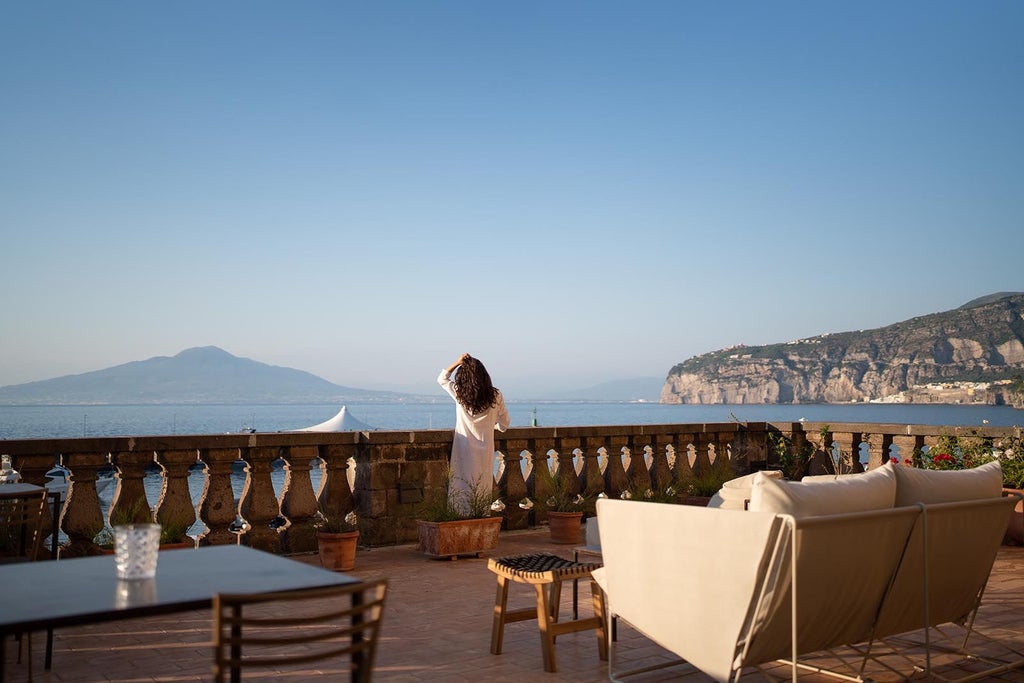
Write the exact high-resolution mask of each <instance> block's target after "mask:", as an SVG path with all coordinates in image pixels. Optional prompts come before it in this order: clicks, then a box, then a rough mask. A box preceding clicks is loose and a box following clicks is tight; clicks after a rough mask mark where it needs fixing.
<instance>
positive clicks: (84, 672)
mask: <svg viewBox="0 0 1024 683" xmlns="http://www.w3.org/2000/svg"><path fill="white" fill-rule="evenodd" d="M581 540H582V534H581ZM541 551H544V552H552V553H554V554H558V555H562V556H563V557H572V546H564V545H563V546H560V545H553V544H551V543H550V541H549V540H548V535H547V530H546V529H539V530H531V531H520V532H511V533H503V534H502V536H501V541H500V543H499V545H498V548H497V549H496V550H495V551H493V552H492V553H491V555H492V556H494V557H498V556H502V555H514V554H521V553H530V552H541ZM176 552H187V551H176ZM295 559H297V560H299V561H302V562H308V563H313V564H316V563H317V557H316V556H315V555H306V556H298V557H296V558H295ZM684 571H685V568H681V573H682V572H684ZM349 573H350V574H352V575H354V576H357V577H359V578H367V579H369V578H376V577H379V576H386V577H388V578H389V579H390V590H389V594H388V599H387V607H386V609H385V614H384V624H383V629H382V640H381V643H380V645H379V651H378V657H377V668H376V674H375V680H376V681H388V682H396V683H402V682H419V681H489V682H490V683H501V682H505V681H507V682H509V683H525V682H526V681H535V680H540V681H545V680H547V681H603V680H607V667H606V665H605V664H604V663H603V662H601V661H600V660H599V659H598V654H597V643H596V638H595V637H594V636H593V635H592V633H591V632H582V633H575V634H569V635H565V636H562V637H560V638H559V639H558V643H557V646H556V656H557V662H558V673H557V674H545V673H544V670H543V665H542V661H541V645H540V638H539V636H538V632H537V626H536V622H534V621H525V622H520V623H514V624H509V625H508V626H506V629H505V642H504V649H503V653H502V654H501V655H497V656H495V655H492V654H490V652H489V649H490V629H491V616H492V613H493V607H494V594H495V586H496V582H495V577H494V574H492V573H491V572H489V571H488V570H487V559H486V558H484V559H476V558H462V559H459V560H457V561H448V560H431V559H428V558H426V557H424V556H423V555H420V554H419V553H418V552H416V550H415V546H413V545H405V546H397V547H387V548H375V549H373V550H360V551H359V552H358V554H357V556H356V569H355V570H354V571H352V572H349ZM571 596H572V593H571V591H570V590H565V591H563V595H562V615H563V618H567V616H568V615H569V613H570V609H571V599H572V597H571ZM533 604H534V600H533V594H532V591H531V590H530V589H529V588H528V587H526V586H522V585H519V584H514V585H513V586H512V589H511V590H510V595H509V607H510V608H517V607H529V606H532V605H533ZM580 605H581V613H583V614H590V612H591V609H590V591H589V587H586V586H584V585H583V584H582V583H581V585H580ZM0 606H2V605H0ZM979 627H980V628H982V629H984V630H985V631H988V632H990V633H994V634H998V636H999V637H1000V638H1001V639H1003V640H1004V641H1005V642H1008V643H1011V644H1013V645H1014V647H1016V648H1018V649H1021V650H1024V548H1003V549H1002V550H1001V552H1000V555H999V558H998V560H997V562H996V567H995V570H994V572H993V575H992V578H991V580H990V581H989V586H988V590H987V593H986V596H985V602H984V605H983V607H982V609H981V611H980V612H979ZM209 629H210V618H209V613H208V612H206V611H197V612H186V613H183V614H177V615H170V616H166V617H159V618H149V619H139V620H135V621H123V622H115V623H112V624H102V625H97V626H90V627H79V628H68V629H64V630H61V631H57V633H56V634H55V640H54V663H53V670H52V671H51V672H44V671H43V670H42V651H43V643H44V640H45V639H44V638H43V636H42V634H37V635H36V637H35V638H34V639H33V640H34V643H33V663H34V667H33V668H34V669H35V674H36V676H35V680H36V681H41V682H43V683H46V682H57V681H60V682H83V681H119V682H122V683H128V682H141V681H167V682H170V681H208V680H210V678H211V677H210V662H211V659H212V653H211V649H210V648H209V646H208V645H207V643H208V642H209V639H210V633H209ZM619 643H620V646H619V647H620V657H621V658H622V659H621V660H620V664H619V665H617V667H616V668H617V669H619V668H621V667H622V664H621V662H622V661H625V658H626V657H628V659H629V662H630V663H629V664H628V666H634V665H637V664H634V663H647V662H649V661H657V660H659V659H667V658H668V657H667V656H666V655H665V653H664V652H663V651H661V650H660V649H659V648H657V647H656V646H654V645H652V644H650V643H649V642H648V641H646V640H645V639H643V638H642V637H641V636H639V635H638V634H637V633H636V632H634V631H633V630H632V629H630V628H629V627H628V626H626V625H624V624H620V627H619ZM16 651H17V647H16V646H15V645H13V644H10V643H9V644H8V647H7V664H8V666H7V673H8V680H10V681H20V680H24V679H25V677H26V674H27V668H26V666H25V664H24V663H22V664H17V663H16V662H15V659H16ZM828 661H829V660H823V661H822V662H819V663H820V664H822V665H825V664H827V662H828ZM831 661H834V660H831ZM940 663H941V662H940ZM893 664H894V666H896V667H897V668H898V670H899V671H901V672H904V673H905V674H906V675H910V674H912V673H913V669H912V666H911V665H910V664H908V663H907V661H905V660H904V661H894V662H893ZM933 665H934V661H933ZM956 668H957V670H958V671H959V667H956ZM773 672H774V673H776V674H779V675H786V673H785V672H784V671H781V670H778V669H776V670H774V671H773ZM944 672H945V673H946V674H947V675H962V674H957V673H956V672H952V674H950V673H949V669H948V668H947V669H945V670H944ZM338 673H339V672H337V671H336V670H334V671H332V670H328V669H321V670H317V671H309V670H305V671H295V672H289V673H281V674H276V675H274V676H267V677H263V678H256V679H250V678H248V677H247V680H264V681H269V680H289V681H301V680H306V679H309V678H312V677H315V676H316V675H317V674H334V675H332V676H331V677H332V678H334V679H335V680H344V679H343V678H339V676H338V675H337V674H338ZM869 673H870V674H871V675H872V677H874V678H875V680H879V681H882V680H905V678H904V677H903V676H900V675H897V674H893V673H888V674H886V673H884V672H881V671H880V670H879V669H877V668H874V669H872V671H870V672H869ZM918 676H919V677H921V678H923V675H922V674H918ZM746 678H749V679H750V680H759V679H762V678H763V677H762V676H761V675H760V674H757V673H756V672H755V673H752V674H751V675H750V676H748V677H745V679H746ZM633 680H638V681H644V682H650V681H664V680H684V681H692V682H693V683H699V682H703V681H707V680H710V679H708V678H707V677H705V676H703V675H702V674H700V673H690V674H689V675H687V674H686V672H685V671H681V670H680V669H678V668H676V669H667V670H662V671H661V672H660V673H657V674H649V675H644V676H638V677H636V678H634V679H633ZM801 680H802V681H803V680H808V681H814V680H831V679H824V678H822V677H820V676H809V677H807V678H804V677H801ZM988 680H1007V681H1020V682H1022V683H1024V672H1021V671H1016V672H1010V673H1007V674H1004V675H1003V676H1002V677H1000V678H989V679H988Z"/></svg>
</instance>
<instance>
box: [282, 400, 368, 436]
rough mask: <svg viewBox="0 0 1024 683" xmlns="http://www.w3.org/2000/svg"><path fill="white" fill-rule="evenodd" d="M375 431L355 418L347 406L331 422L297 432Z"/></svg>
mask: <svg viewBox="0 0 1024 683" xmlns="http://www.w3.org/2000/svg"><path fill="white" fill-rule="evenodd" d="M371 429H373V427H371V426H370V425H368V424H366V423H365V422H363V421H362V420H360V419H359V418H357V417H353V416H352V413H350V412H348V408H346V407H345V406H342V407H341V410H339V411H338V414H337V415H335V416H334V417H332V418H331V419H330V420H327V421H325V422H321V423H320V424H316V425H313V426H312V427H305V428H303V429H296V430H295V431H297V432H364V431H369V430H371Z"/></svg>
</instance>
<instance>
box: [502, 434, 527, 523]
mask: <svg viewBox="0 0 1024 683" xmlns="http://www.w3.org/2000/svg"><path fill="white" fill-rule="evenodd" d="M527 445H528V441H527V440H526V439H496V440H495V447H497V448H498V450H500V451H501V452H502V453H503V454H504V456H505V466H504V467H503V468H502V471H501V478H500V479H499V480H498V497H499V498H501V501H502V502H503V503H504V504H505V511H504V513H502V514H504V516H505V528H507V529H525V528H526V527H527V526H528V525H529V513H528V512H527V511H526V510H523V509H522V508H521V507H519V501H521V500H522V499H523V498H526V497H527V489H526V479H525V478H524V477H523V465H522V463H523V456H522V454H523V452H524V451H526V449H527Z"/></svg>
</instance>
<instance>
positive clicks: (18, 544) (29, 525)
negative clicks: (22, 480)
mask: <svg viewBox="0 0 1024 683" xmlns="http://www.w3.org/2000/svg"><path fill="white" fill-rule="evenodd" d="M12 488H13V487H12ZM19 488H20V487H19ZM45 507H46V489H43V488H39V489H36V490H31V491H23V490H18V491H13V492H8V493H5V492H4V491H3V487H2V486H0V564H2V563H9V562H24V561H27V560H34V559H36V557H38V556H39V545H40V542H41V541H42V523H43V511H44V509H45Z"/></svg>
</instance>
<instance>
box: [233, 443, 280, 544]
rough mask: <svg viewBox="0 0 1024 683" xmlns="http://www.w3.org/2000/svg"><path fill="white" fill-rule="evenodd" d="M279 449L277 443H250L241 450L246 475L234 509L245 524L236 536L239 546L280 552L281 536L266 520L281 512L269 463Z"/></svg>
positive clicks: (272, 519) (270, 519)
mask: <svg viewBox="0 0 1024 683" xmlns="http://www.w3.org/2000/svg"><path fill="white" fill-rule="evenodd" d="M280 452H281V449H280V448H279V447H277V446H252V447H248V448H243V449H242V459H243V460H245V462H246V465H248V467H247V471H248V477H247V478H246V480H245V490H243V491H242V499H241V501H240V502H239V505H238V509H239V511H240V512H241V515H242V517H243V518H244V519H245V520H246V521H247V522H248V523H249V528H248V529H246V530H245V531H244V533H242V535H241V538H240V539H239V540H240V541H241V543H242V544H243V545H248V546H251V547H253V548H256V549H258V550H266V551H268V552H272V553H278V552H281V539H280V536H279V535H278V532H277V530H276V529H272V528H271V527H270V523H271V522H273V521H274V520H275V519H277V516H278V514H280V512H281V507H280V504H279V503H278V500H277V496H276V495H275V494H274V484H273V482H272V481H271V479H270V471H271V463H272V462H273V461H275V460H277V458H278V456H279V455H280Z"/></svg>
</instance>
